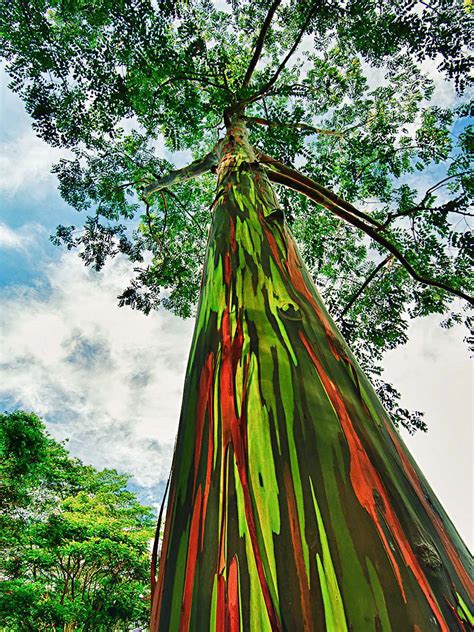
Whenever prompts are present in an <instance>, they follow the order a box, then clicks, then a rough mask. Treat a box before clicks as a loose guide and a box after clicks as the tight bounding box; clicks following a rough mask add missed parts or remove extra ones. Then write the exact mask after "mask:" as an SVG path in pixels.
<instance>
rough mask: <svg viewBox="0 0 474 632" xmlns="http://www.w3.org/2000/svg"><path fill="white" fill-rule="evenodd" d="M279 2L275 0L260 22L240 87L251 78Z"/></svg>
mask: <svg viewBox="0 0 474 632" xmlns="http://www.w3.org/2000/svg"><path fill="white" fill-rule="evenodd" d="M280 4H281V0H275V1H274V2H273V4H272V5H271V7H270V8H269V10H268V13H267V17H266V18H265V20H264V22H263V24H262V28H261V29H260V33H259V35H258V37H257V41H256V42H255V49H254V53H253V56H252V59H251V60H250V64H249V67H248V68H247V72H246V73H245V77H244V81H243V83H242V88H246V87H247V86H248V85H249V83H250V79H251V78H252V74H253V71H254V70H255V67H256V66H257V63H258V60H259V59H260V55H261V53H262V49H263V43H264V41H265V36H266V34H267V33H268V29H269V28H270V24H271V21H272V19H273V16H274V15H275V11H276V10H277V8H278V6H279V5H280Z"/></svg>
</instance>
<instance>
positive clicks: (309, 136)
mask: <svg viewBox="0 0 474 632" xmlns="http://www.w3.org/2000/svg"><path fill="white" fill-rule="evenodd" d="M219 6H220V7H223V8H225V9H226V10H223V9H220V8H217V6H216V5H215V3H212V2H210V0H190V1H187V2H184V1H183V2H170V1H169V0H160V1H158V2H153V3H152V2H151V1H150V0H133V1H132V2H125V1H122V0H119V1H114V2H111V1H110V0H94V1H93V2H87V3H84V2H82V1H81V0H76V1H74V2H57V1H56V0H54V1H49V2H46V1H45V0H35V1H34V2H31V3H29V5H28V10H27V9H26V8H25V4H24V3H23V2H22V1H21V0H12V1H11V2H9V3H4V5H3V8H2V22H3V25H4V26H3V34H4V35H3V38H2V49H3V54H4V56H5V58H6V59H7V62H8V63H7V69H8V72H9V73H10V75H11V77H12V82H11V88H12V89H13V90H14V91H16V92H17V93H19V94H20V95H21V97H22V98H23V99H24V101H25V104H26V107H27V110H28V111H29V112H30V114H31V115H32V117H33V119H34V127H35V129H36V131H37V133H38V134H39V135H40V136H41V137H42V138H44V139H45V140H46V141H47V142H49V143H50V144H52V145H56V146H61V147H65V148H69V149H70V150H71V151H72V152H73V154H74V155H73V157H72V159H63V160H61V161H60V162H59V164H58V165H57V166H56V167H55V169H54V170H55V172H56V173H57V175H58V178H59V182H60V190H61V193H62V195H63V197H64V199H65V200H66V201H67V202H69V203H70V204H71V205H72V206H73V207H75V208H76V209H77V210H78V211H87V212H88V213H90V215H89V217H88V219H87V220H86V221H85V222H84V223H83V226H82V228H79V229H76V227H74V226H71V227H60V228H59V229H58V233H57V235H56V237H55V238H54V240H55V242H56V243H60V242H64V243H65V244H66V246H67V247H68V248H76V247H77V248H78V251H79V254H80V256H81V257H82V258H83V259H84V262H85V263H86V265H94V266H95V267H96V268H97V269H100V268H101V267H102V266H103V264H104V262H105V260H106V258H107V257H110V256H116V255H117V254H119V253H121V254H123V255H125V256H127V257H128V258H129V259H130V260H131V261H132V262H133V263H134V264H137V267H136V277H135V278H134V279H132V281H131V283H130V286H129V287H128V288H127V289H125V290H124V292H123V293H122V295H121V296H120V297H119V303H120V305H131V306H132V307H134V308H137V309H141V310H143V311H144V312H145V313H148V312H149V311H150V310H151V309H154V308H157V307H158V306H160V305H162V306H164V307H166V308H168V309H171V310H172V311H174V312H175V313H177V314H179V315H181V316H189V315H190V314H192V313H193V307H194V305H195V304H196V301H197V298H198V292H199V285H200V270H201V263H202V259H203V254H204V247H205V235H206V234H207V229H208V225H209V221H210V213H209V210H208V209H209V207H210V205H211V203H212V201H213V198H214V181H213V178H212V176H204V177H203V178H201V179H200V180H199V182H196V181H187V182H182V183H177V184H175V185H174V186H173V187H172V188H169V189H164V190H162V191H160V192H158V193H156V194H154V195H153V196H150V197H147V198H146V200H145V199H144V197H143V189H144V187H146V186H147V185H149V184H150V183H151V182H153V181H156V180H159V179H160V178H161V177H162V176H163V175H165V174H167V173H168V172H169V171H170V170H171V169H172V168H173V165H172V164H171V163H170V162H168V161H167V160H164V159H163V158H161V157H159V156H160V154H162V153H163V152H162V151H160V150H159V147H160V143H164V147H165V149H166V150H168V151H170V152H175V151H178V150H179V151H185V152H187V153H188V155H189V154H192V156H190V157H194V158H197V157H200V156H202V155H204V154H206V153H207V152H209V151H210V150H212V148H213V147H214V146H215V144H216V141H217V140H218V139H219V138H220V137H221V136H222V131H223V129H224V123H225V122H226V121H227V120H228V118H229V116H231V114H232V113H236V112H238V113H240V114H245V115H246V116H247V117H248V125H249V129H250V140H251V142H252V144H253V145H254V146H255V147H256V148H257V149H258V150H259V151H261V152H264V153H265V154H270V155H272V156H273V157H275V158H277V159H279V160H280V161H282V162H285V163H287V164H290V165H295V166H297V167H298V168H299V169H300V171H301V172H302V173H304V174H305V175H307V176H310V177H311V178H313V179H314V180H316V181H317V182H318V183H320V184H321V185H324V186H325V187H328V188H329V189H331V190H333V191H335V192H337V193H338V194H339V195H340V196H342V197H343V198H345V199H346V200H348V201H351V202H353V203H355V204H356V205H358V206H359V207H362V208H363V209H364V211H365V212H366V213H367V215H368V216H370V217H371V218H372V219H373V220H374V221H376V222H378V225H379V228H378V231H379V234H380V235H382V236H383V237H384V238H385V239H386V240H388V241H389V242H390V243H391V244H393V245H394V246H395V247H396V248H398V249H399V251H400V252H402V253H403V254H404V256H405V259H406V261H408V262H409V263H410V264H411V266H412V267H413V268H415V269H416V270H417V271H418V272H420V273H422V274H423V275H424V276H426V277H428V278H432V279H437V280H438V281H440V282H442V283H444V284H445V285H447V286H449V287H451V288H453V289H454V290H455V291H458V292H463V293H465V294H466V293H469V292H471V293H472V281H471V278H470V274H469V270H470V265H471V253H472V235H471V232H470V230H469V226H468V221H469V218H470V217H471V214H470V212H469V204H470V202H471V201H472V192H473V186H472V185H473V177H472V128H471V127H469V125H468V116H469V115H470V114H471V106H470V105H469V104H468V103H465V102H463V101H462V98H463V97H462V94H463V91H464V90H465V88H466V86H467V84H468V76H469V75H468V70H469V64H470V62H469V58H468V56H467V55H466V50H467V48H468V45H469V39H470V24H471V21H472V19H471V12H470V8H469V5H467V4H465V3H464V2H463V1H462V0H456V1H455V2H454V3H453V2H452V1H451V2H448V1H447V0H434V1H433V2H430V3H425V2H422V1H415V0H403V1H402V2H396V3H394V2H389V0H381V1H378V2H374V1H373V0H363V1H360V0H351V1H349V2H345V1H344V2H343V1H342V0H316V1H314V0H304V1H302V0H292V1H291V2H289V3H285V4H284V5H283V4H280V3H278V2H277V3H270V2H269V1H268V0H254V1H252V2H247V1H245V0H232V2H229V3H227V5H225V6H224V4H223V3H219ZM272 6H274V12H273V14H271V11H272V10H271V7H272ZM86 9H87V10H86ZM268 16H270V17H271V18H272V19H271V20H269V19H268ZM265 24H266V27H265V28H263V25H265ZM257 25H260V26H261V27H262V31H261V32H260V37H258V36H256V35H255V33H256V26H257ZM260 49H261V54H257V52H258V50H260ZM256 51H257V52H256ZM426 60H432V65H435V66H437V68H438V70H439V72H441V73H443V75H444V77H446V78H447V79H449V80H452V81H453V82H454V85H455V87H456V89H457V91H458V94H459V105H458V106H457V107H456V108H454V109H448V108H445V107H440V106H439V105H437V104H436V103H430V99H431V97H432V94H433V87H434V86H433V81H432V80H431V79H430V78H429V77H427V76H425V75H424V74H423V72H422V70H421V66H420V62H422V61H426ZM130 130H131V131H130ZM326 132H329V133H326ZM279 189H280V190H279V194H280V199H281V204H282V206H283V208H284V209H285V211H286V217H287V221H288V223H289V224H290V225H291V226H292V229H293V231H294V233H295V236H296V238H297V240H298V242H299V244H300V247H301V250H302V252H303V254H304V257H305V259H306V261H307V263H308V265H309V267H310V269H311V272H312V274H313V276H314V279H315V281H316V283H317V285H318V286H319V287H320V288H321V290H322V293H323V296H324V299H325V301H326V303H327V304H328V306H329V309H330V312H331V313H332V315H333V316H334V317H335V318H336V320H337V321H338V323H339V325H340V327H341V329H342V331H343V333H344V335H345V337H346V339H347V340H348V342H349V343H350V344H351V346H352V347H353V349H354V350H355V352H356V354H357V356H358V358H359V359H360V361H361V363H362V365H363V367H364V369H365V370H366V371H368V372H369V373H371V374H372V375H373V376H374V379H379V377H378V376H379V375H380V372H381V370H380V361H381V358H382V355H383V353H384V351H386V350H387V349H392V348H394V347H396V346H397V345H399V344H403V343H405V342H406V340H407V328H408V324H409V321H410V319H411V318H414V317H418V316H426V315H429V314H445V315H446V318H445V320H444V325H445V326H452V325H453V324H454V323H456V322H459V321H461V320H462V318H463V316H462V313H463V310H464V308H465V306H464V305H462V304H460V302H459V301H458V300H457V299H456V300H455V299H453V296H452V295H450V294H449V293H447V292H446V291H444V290H442V289H439V288H436V287H432V286H429V285H421V284H420V283H419V282H417V281H415V280H413V278H412V277H411V276H410V275H409V274H408V273H407V271H406V270H405V268H404V267H403V266H402V265H400V262H398V261H394V260H393V259H390V260H387V264H386V265H384V266H382V267H381V268H380V270H377V273H376V274H375V275H374V276H373V278H372V277H371V275H372V274H373V273H374V270H375V269H376V268H377V267H378V265H379V263H380V262H381V261H383V260H384V258H385V257H386V255H387V252H386V251H385V249H384V247H383V246H381V245H380V244H378V243H375V242H373V241H370V240H369V239H368V238H367V236H366V235H365V234H364V232H363V231H361V230H359V229H357V228H354V227H352V226H350V225H346V224H344V223H342V222H341V220H339V219H337V218H336V217H334V216H333V215H332V214H331V213H330V212H328V211H327V210H326V209H325V208H323V207H319V206H315V205H314V204H313V203H309V202H308V201H307V200H306V199H304V198H302V197H301V195H299V194H297V193H295V192H293V191H291V190H288V189H285V188H283V187H279ZM369 277H370V282H369V283H366V280H367V279H368V278H369ZM361 288H362V290H361ZM354 296H357V300H356V301H353V297H354ZM379 386H380V387H379V394H380V396H381V397H382V399H383V400H384V402H385V404H386V405H387V406H388V408H389V409H390V410H391V412H392V415H393V417H394V420H395V422H398V423H400V424H403V425H404V426H406V427H407V428H409V429H412V430H413V429H415V428H424V424H423V422H422V420H421V416H420V414H419V413H413V414H412V413H409V412H408V411H404V410H403V409H400V408H399V406H398V403H397V402H398V394H397V391H396V389H394V388H393V387H392V386H391V385H387V384H385V383H383V382H382V381H380V383H379Z"/></svg>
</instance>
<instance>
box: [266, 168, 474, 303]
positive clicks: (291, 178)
mask: <svg viewBox="0 0 474 632" xmlns="http://www.w3.org/2000/svg"><path fill="white" fill-rule="evenodd" d="M275 162H276V161H275ZM286 170H287V171H290V172H291V173H292V174H293V175H289V174H288V173H284V172H280V171H274V170H272V169H269V170H268V177H269V179H270V180H271V181H272V182H276V183H277V184H282V185H284V186H287V187H289V188H290V189H293V190H294V191H297V192H298V193H302V194H303V195H306V197H308V198H310V199H311V200H313V201H314V202H316V203H317V204H320V205H321V206H324V207H325V208H327V209H328V210H330V211H332V212H333V213H334V214H335V215H337V216H338V217H340V218H341V219H344V220H346V221H347V222H348V223H349V224H352V225H353V226H355V227H356V228H359V229H360V230H362V231H364V232H365V233H366V234H367V235H369V237H372V239H373V240H374V241H376V242H377V243H379V244H380V245H381V246H383V247H384V248H386V249H387V250H388V251H389V252H391V253H392V255H393V256H394V257H395V259H397V260H398V261H399V262H400V263H401V264H402V265H403V267H404V268H405V270H406V271H407V272H408V274H410V276H411V277H413V278H414V279H415V281H418V282H419V283H423V284H424V285H430V286H432V287H437V288H439V289H440V290H444V291H445V292H448V293H449V294H453V295H454V296H459V297H460V298H463V299H464V300H466V301H467V302H468V303H470V304H471V305H474V298H473V297H472V296H469V295H468V294H466V293H465V292H463V291H462V290H457V289H455V288H453V287H451V286H450V285H447V284H446V283H443V282H442V281H437V280H436V279H431V278H430V277H427V276H425V275H423V274H420V273H419V272H418V271H417V270H415V268H414V267H413V266H412V265H411V263H410V262H409V261H408V259H407V258H406V257H405V255H404V254H403V253H402V252H400V250H399V249H398V248H397V247H396V246H394V245H393V244H392V243H391V242H390V241H388V239H386V238H385V237H383V236H382V235H380V234H379V232H378V231H377V228H374V227H373V226H370V225H369V224H367V223H366V222H365V221H363V220H362V219H361V218H360V217H359V216H358V215H357V214H354V213H353V212H349V211H347V210H346V209H345V208H344V207H341V206H339V205H338V204H337V203H335V202H333V201H332V200H331V199H329V198H328V197H326V196H325V195H323V194H322V193H320V192H319V190H318V187H319V186H320V185H316V183H315V182H313V181H312V180H310V178H306V177H305V176H303V175H302V174H300V173H299V172H298V171H296V170H295V169H290V168H289V167H286ZM308 181H309V183H312V185H313V186H311V184H308ZM314 185H316V186H314ZM328 193H330V192H328ZM331 195H332V196H334V194H331ZM335 197H336V198H337V196H335ZM346 204H347V203H346ZM351 206H352V205H351ZM352 208H354V207H352ZM355 210H356V211H357V209H355ZM359 214H360V211H359Z"/></svg>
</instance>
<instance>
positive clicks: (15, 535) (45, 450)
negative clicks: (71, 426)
mask: <svg viewBox="0 0 474 632" xmlns="http://www.w3.org/2000/svg"><path fill="white" fill-rule="evenodd" d="M0 422H1V423H0V447H1V465H0V467H1V474H2V487H1V496H0V502H1V507H2V518H1V534H2V535H1V544H2V550H3V559H2V564H1V573H2V579H3V581H2V588H1V591H0V611H1V613H2V625H5V626H6V629H8V630H52V629H58V628H59V627H60V628H63V626H64V629H66V628H67V627H68V626H69V627H70V628H71V629H72V628H73V627H74V629H78V630H86V629H89V630H90V629H93V630H128V629H130V625H131V624H134V623H139V622H146V620H147V617H148V609H149V605H148V603H147V595H148V557H149V555H148V547H149V542H150V539H151V538H152V537H153V529H152V524H153V517H152V512H151V509H150V508H149V507H144V506H142V505H140V504H139V502H138V501H137V499H136V498H135V496H134V494H132V493H131V492H129V491H127V489H126V484H127V476H124V475H121V474H118V473H117V472H116V471H115V470H102V471H97V470H95V469H94V468H92V467H90V466H85V465H83V464H82V463H81V462H80V461H78V460H77V459H72V458H71V457H70V456H69V455H68V453H67V450H66V448H65V447H64V445H63V444H61V443H58V442H56V441H54V440H53V439H52V438H51V437H50V436H49V435H48V434H47V432H46V430H45V427H44V424H43V422H42V421H41V420H40V419H39V418H38V417H37V416H36V415H34V414H30V413H25V412H21V411H16V412H13V413H10V414H3V415H0Z"/></svg>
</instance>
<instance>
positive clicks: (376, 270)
mask: <svg viewBox="0 0 474 632" xmlns="http://www.w3.org/2000/svg"><path fill="white" fill-rule="evenodd" d="M392 259H393V255H388V256H387V257H385V259H383V260H382V261H381V262H380V263H379V264H378V266H377V267H376V268H374V270H372V272H371V273H370V274H369V276H368V277H367V278H366V279H365V281H364V282H363V283H362V285H361V286H360V287H359V289H358V290H356V291H355V292H354V294H353V295H352V296H351V298H350V299H349V302H348V303H347V305H346V306H345V307H344V309H343V310H342V312H341V313H340V314H339V317H338V320H340V319H341V318H342V317H343V316H344V315H345V314H347V312H348V311H349V310H350V308H351V307H352V306H353V305H354V303H355V302H356V300H357V299H358V298H359V296H360V295H361V294H362V292H363V291H364V290H365V288H366V287H367V286H368V285H369V284H370V283H371V282H372V280H373V279H374V278H375V277H376V276H377V274H378V273H379V272H380V270H381V269H382V268H383V267H384V266H385V265H386V264H387V263H388V262H389V261H391V260H392Z"/></svg>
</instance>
